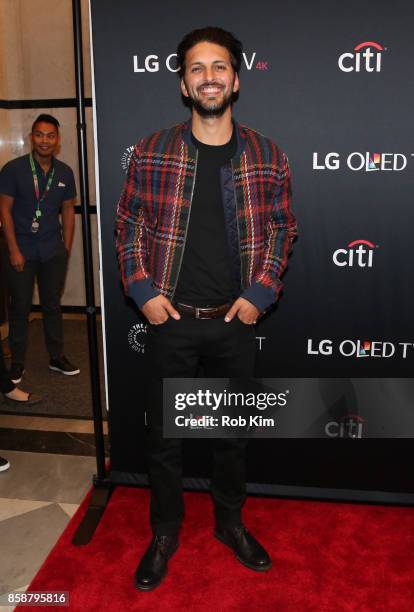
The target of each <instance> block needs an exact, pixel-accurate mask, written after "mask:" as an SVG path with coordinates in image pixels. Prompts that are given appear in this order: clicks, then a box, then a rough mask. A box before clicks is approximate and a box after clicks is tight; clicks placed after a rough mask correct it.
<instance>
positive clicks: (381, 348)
mask: <svg viewBox="0 0 414 612" xmlns="http://www.w3.org/2000/svg"><path fill="white" fill-rule="evenodd" d="M413 349H414V342H388V341H383V340H342V342H339V343H335V342H333V341H332V340H328V339H324V340H319V341H317V340H316V341H315V340H314V339H313V338H309V339H308V350H307V353H308V355H314V356H316V355H317V356H322V357H332V356H333V355H334V354H339V355H341V356H342V357H355V358H357V359H360V358H367V357H370V358H374V359H375V358H376V359H389V358H390V357H400V358H402V359H407V357H412V356H413V354H414V352H413Z"/></svg>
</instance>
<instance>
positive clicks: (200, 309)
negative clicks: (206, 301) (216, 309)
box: [194, 306, 211, 320]
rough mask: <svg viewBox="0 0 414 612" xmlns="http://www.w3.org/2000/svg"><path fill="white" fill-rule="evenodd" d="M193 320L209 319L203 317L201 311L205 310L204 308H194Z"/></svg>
mask: <svg viewBox="0 0 414 612" xmlns="http://www.w3.org/2000/svg"><path fill="white" fill-rule="evenodd" d="M194 308H195V318H196V319H201V320H203V319H211V317H205V316H204V317H203V312H202V311H203V310H206V308H198V306H195V307H194Z"/></svg>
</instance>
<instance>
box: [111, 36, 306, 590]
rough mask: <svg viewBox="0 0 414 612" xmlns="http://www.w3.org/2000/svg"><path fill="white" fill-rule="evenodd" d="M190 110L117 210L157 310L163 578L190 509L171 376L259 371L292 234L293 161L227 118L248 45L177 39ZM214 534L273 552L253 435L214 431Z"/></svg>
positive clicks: (151, 438)
mask: <svg viewBox="0 0 414 612" xmlns="http://www.w3.org/2000/svg"><path fill="white" fill-rule="evenodd" d="M177 56H178V63H179V66H180V71H179V75H180V78H181V80H180V83H181V93H182V95H183V97H184V99H185V100H186V101H187V103H188V105H189V106H190V107H191V119H190V121H188V122H186V123H182V124H179V125H176V126H174V127H172V128H170V129H166V130H162V131H159V132H156V133H155V134H152V135H151V136H149V137H147V138H143V139H141V140H140V141H139V142H138V144H137V145H136V147H135V149H134V152H133V154H132V156H131V162H130V165H129V170H128V175H127V178H126V182H125V186H124V189H123V192H122V194H121V197H120V200H119V203H118V210H117V229H118V232H117V250H118V258H119V264H120V269H121V275H122V281H123V285H124V288H125V293H126V294H127V295H128V296H130V297H131V298H132V299H133V300H134V301H135V303H136V304H137V306H138V308H139V309H140V310H141V311H142V313H143V314H144V315H145V317H146V318H147V320H148V322H149V326H148V340H147V355H148V359H149V364H150V371H151V372H152V380H151V392H150V393H151V401H150V404H149V406H148V410H147V429H148V470H149V478H150V484H151V505H150V520H151V526H152V530H153V539H152V541H151V543H150V545H149V547H148V548H147V550H146V552H145V554H144V556H143V557H142V559H141V562H140V564H139V566H138V568H137V570H136V572H135V584H136V586H137V588H139V589H141V590H151V589H153V588H155V587H156V586H158V584H159V583H160V582H161V580H162V579H163V578H164V577H165V575H166V574H167V569H168V560H169V559H170V558H171V556H172V555H173V554H174V552H175V551H176V550H177V548H178V533H179V529H180V525H181V522H182V519H183V515H184V506H183V498H182V485H181V477H182V474H181V441H180V440H177V439H168V438H163V432H162V379H163V378H167V377H190V378H191V377H196V376H197V372H198V369H199V367H200V366H201V367H202V368H203V370H204V373H205V375H206V376H208V377H223V376H225V377H239V378H246V377H251V376H253V369H254V356H255V330H254V324H255V323H256V321H257V319H258V317H259V316H260V315H261V314H262V313H263V312H264V311H266V310H267V309H268V308H269V307H270V306H271V305H272V304H273V303H274V302H275V301H276V300H277V298H278V296H279V293H280V290H281V288H282V282H281V280H280V277H281V275H282V273H283V271H284V269H285V268H286V265H287V259H288V255H289V252H290V249H291V245H292V242H293V239H294V237H295V235H296V222H295V218H294V216H293V214H292V212H291V209H290V201H291V189H290V173H289V165H288V160H287V158H286V156H285V155H284V153H283V152H282V151H281V150H280V149H279V148H278V147H277V146H276V145H275V144H274V143H273V142H272V141H270V140H269V139H268V138H266V137H264V136H263V135H261V134H259V133H258V132H255V131H253V130H251V129H249V128H247V127H246V126H243V125H241V124H239V123H237V122H236V121H234V120H233V118H232V103H233V102H234V100H235V98H236V97H237V95H238V91H239V76H238V75H239V70H240V65H241V58H242V45H241V43H240V41H238V40H237V39H235V38H234V36H233V35H232V34H231V33H230V32H226V31H225V30H222V29H221V28H215V27H208V28H203V29H199V30H194V31H193V32H190V33H189V34H187V36H185V37H184V39H183V40H182V41H181V43H180V44H179V46H178V49H177ZM213 442H214V444H213V475H212V480H211V492H212V497H213V501H214V513H215V524H216V527H215V531H214V535H215V537H216V538H217V539H219V540H220V541H221V542H222V543H224V544H226V545H227V546H229V547H230V548H231V549H232V550H233V551H234V553H235V555H236V557H237V559H238V560H239V561H241V562H242V563H243V564H244V565H246V566H247V567H249V568H250V569H253V570H257V571H265V570H267V569H269V568H270V567H271V560H270V557H269V555H268V554H267V552H266V551H265V549H264V548H263V547H262V546H261V544H259V542H258V541H257V540H256V539H255V538H254V537H253V535H252V534H251V533H250V532H249V531H248V530H247V529H246V528H245V527H244V525H243V523H242V519H241V510H242V506H243V503H244V500H245V458H246V443H247V442H246V440H245V439H215V440H214V441H213Z"/></svg>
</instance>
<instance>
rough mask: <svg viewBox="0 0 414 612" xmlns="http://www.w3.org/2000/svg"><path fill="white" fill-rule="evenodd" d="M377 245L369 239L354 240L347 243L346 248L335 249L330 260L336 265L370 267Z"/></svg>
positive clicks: (341, 266)
mask: <svg viewBox="0 0 414 612" xmlns="http://www.w3.org/2000/svg"><path fill="white" fill-rule="evenodd" d="M375 248H378V245H375V244H373V243H372V242H369V240H354V241H353V242H350V243H349V244H348V248H346V249H337V250H336V251H334V253H333V255H332V260H333V262H334V264H335V265H336V266H339V267H340V268H343V267H345V266H347V267H349V268H352V267H353V266H358V267H359V268H372V264H373V259H374V249H375Z"/></svg>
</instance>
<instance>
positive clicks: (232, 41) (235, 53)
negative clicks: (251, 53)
mask: <svg viewBox="0 0 414 612" xmlns="http://www.w3.org/2000/svg"><path fill="white" fill-rule="evenodd" d="M200 42H211V43H214V44H216V45H220V46H221V47H225V48H226V49H227V51H228V52H229V53H230V58H231V65H232V66H233V69H234V71H235V72H236V73H237V74H239V72H240V66H241V61H242V53H243V45H242V43H241V42H240V40H238V39H237V38H235V37H234V36H233V34H232V33H231V32H227V30H223V29H222V28H218V27H214V26H208V27H206V28H200V29H198V30H193V31H192V32H189V33H188V34H186V35H185V36H184V38H183V39H182V41H181V42H180V43H179V45H178V47H177V66H179V71H178V75H179V77H183V76H184V73H185V56H186V54H187V51H189V50H190V49H191V48H192V47H194V46H195V45H197V44H198V43H200Z"/></svg>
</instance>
